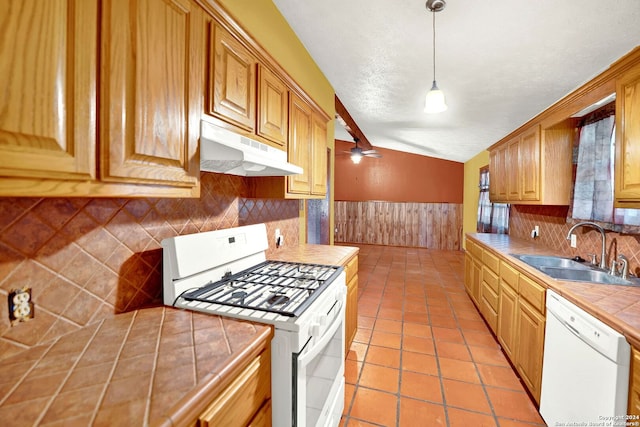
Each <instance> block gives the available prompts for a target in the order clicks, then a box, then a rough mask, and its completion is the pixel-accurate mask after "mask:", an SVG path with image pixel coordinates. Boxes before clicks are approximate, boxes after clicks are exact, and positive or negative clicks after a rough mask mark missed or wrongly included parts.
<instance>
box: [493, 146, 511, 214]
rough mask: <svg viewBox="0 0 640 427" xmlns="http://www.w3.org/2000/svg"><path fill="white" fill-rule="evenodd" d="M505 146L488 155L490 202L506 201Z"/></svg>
mask: <svg viewBox="0 0 640 427" xmlns="http://www.w3.org/2000/svg"><path fill="white" fill-rule="evenodd" d="M506 163H507V146H506V145H503V146H501V147H498V148H496V149H494V150H492V151H491V153H490V154H489V198H490V199H491V201H492V202H496V201H497V202H501V201H506V200H507V197H508V195H507V171H506Z"/></svg>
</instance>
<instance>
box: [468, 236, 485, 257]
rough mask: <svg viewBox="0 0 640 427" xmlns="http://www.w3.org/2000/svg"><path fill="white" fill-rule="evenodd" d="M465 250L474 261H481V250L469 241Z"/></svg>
mask: <svg viewBox="0 0 640 427" xmlns="http://www.w3.org/2000/svg"><path fill="white" fill-rule="evenodd" d="M467 250H468V251H469V252H470V253H471V255H473V257H474V258H475V259H477V260H481V259H482V248H481V247H480V246H478V245H476V244H475V243H473V242H472V241H470V240H467Z"/></svg>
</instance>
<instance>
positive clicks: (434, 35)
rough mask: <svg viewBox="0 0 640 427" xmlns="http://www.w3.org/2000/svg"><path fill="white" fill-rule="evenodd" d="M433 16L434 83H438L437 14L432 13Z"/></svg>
mask: <svg viewBox="0 0 640 427" xmlns="http://www.w3.org/2000/svg"><path fill="white" fill-rule="evenodd" d="M431 15H433V81H434V82H435V81H436V12H435V11H432V12H431Z"/></svg>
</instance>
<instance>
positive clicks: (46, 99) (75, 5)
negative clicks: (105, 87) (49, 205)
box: [0, 0, 98, 195]
mask: <svg viewBox="0 0 640 427" xmlns="http://www.w3.org/2000/svg"><path fill="white" fill-rule="evenodd" d="M97 23H98V2H97V1H96V0H86V1H80V2H76V1H70V0H55V1H54V0H51V1H38V0H23V1H18V2H4V4H3V6H2V27H1V28H0V40H2V42H1V43H0V70H2V71H1V72H0V74H1V75H2V78H1V79H0V159H2V160H0V175H1V176H3V177H14V178H16V177H17V178H46V179H64V180H87V179H92V178H94V176H95V152H96V122H97V121H96V108H97V107H96V100H97V79H96V78H97V40H98V36H97V34H98V24H97ZM1 181H2V182H0V193H1V194H3V195H7V194H12V190H17V191H18V192H17V193H15V195H27V194H26V191H24V189H23V188H20V187H19V186H18V188H16V186H15V185H13V184H14V183H15V181H9V182H7V181H6V180H5V179H2V180H1ZM23 184H24V185H26V186H28V187H29V189H30V191H33V192H36V193H38V192H46V191H47V188H42V189H41V188H39V187H38V186H39V185H41V184H42V182H40V183H38V182H37V181H33V182H30V183H26V182H24V183H23ZM45 187H48V186H47V185H45ZM49 189H50V187H49ZM29 194H30V193H29Z"/></svg>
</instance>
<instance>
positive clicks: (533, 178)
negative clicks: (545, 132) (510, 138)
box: [519, 126, 540, 200]
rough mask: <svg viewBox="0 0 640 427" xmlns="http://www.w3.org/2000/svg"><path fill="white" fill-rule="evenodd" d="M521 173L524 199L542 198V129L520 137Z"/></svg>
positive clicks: (536, 128) (522, 196) (536, 129)
mask: <svg viewBox="0 0 640 427" xmlns="http://www.w3.org/2000/svg"><path fill="white" fill-rule="evenodd" d="M519 166H520V173H521V174H522V191H521V194H520V197H521V199H522V200H540V129H539V126H536V127H535V129H534V130H532V131H529V132H527V133H525V134H524V135H522V138H521V139H520V163H519Z"/></svg>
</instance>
